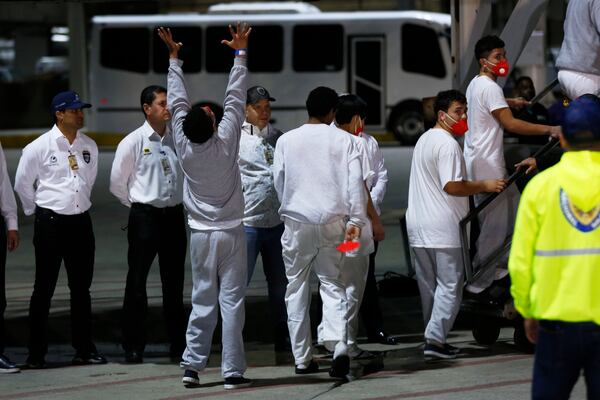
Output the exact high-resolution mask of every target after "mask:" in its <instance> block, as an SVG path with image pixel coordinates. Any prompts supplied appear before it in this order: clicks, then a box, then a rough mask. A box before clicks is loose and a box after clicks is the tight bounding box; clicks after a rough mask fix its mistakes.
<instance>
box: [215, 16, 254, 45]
mask: <svg viewBox="0 0 600 400" xmlns="http://www.w3.org/2000/svg"><path fill="white" fill-rule="evenodd" d="M250 32H252V28H251V27H250V25H248V24H247V23H245V22H244V23H240V22H238V23H237V26H236V29H235V31H234V30H233V27H232V26H231V25H229V33H231V40H221V43H222V44H225V45H227V46H229V47H231V48H232V49H234V50H238V49H247V48H248V36H249V35H250Z"/></svg>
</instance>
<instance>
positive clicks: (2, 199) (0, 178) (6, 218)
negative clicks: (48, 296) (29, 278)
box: [0, 146, 19, 374]
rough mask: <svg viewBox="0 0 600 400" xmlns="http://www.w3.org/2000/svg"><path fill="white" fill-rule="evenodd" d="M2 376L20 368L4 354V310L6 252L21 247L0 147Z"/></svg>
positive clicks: (0, 335) (0, 372)
mask: <svg viewBox="0 0 600 400" xmlns="http://www.w3.org/2000/svg"><path fill="white" fill-rule="evenodd" d="M0 214H2V218H0V374H2V373H5V374H6V373H15V372H19V368H18V367H17V366H16V365H15V364H14V363H13V362H11V361H10V360H9V359H8V357H6V356H5V355H4V354H3V353H4V310H6V291H5V273H6V250H7V249H8V251H13V250H15V249H16V248H17V247H18V246H19V231H18V230H17V229H18V227H17V226H18V222H17V201H16V200H15V194H14V193H13V190H12V186H11V184H10V178H9V177H8V170H7V168H6V158H4V151H2V146H0Z"/></svg>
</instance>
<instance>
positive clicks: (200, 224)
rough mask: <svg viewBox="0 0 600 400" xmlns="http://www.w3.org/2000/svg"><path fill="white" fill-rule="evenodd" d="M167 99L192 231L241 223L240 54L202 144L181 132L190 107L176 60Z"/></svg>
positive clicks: (243, 80) (243, 78)
mask: <svg viewBox="0 0 600 400" xmlns="http://www.w3.org/2000/svg"><path fill="white" fill-rule="evenodd" d="M169 64H170V65H169V74H168V77H167V100H168V101H167V102H168V104H169V109H170V111H171V114H172V127H173V137H174V139H175V146H176V148H177V154H178V156H179V163H180V164H181V168H182V170H183V174H184V181H183V204H184V205H185V207H186V209H187V211H188V222H189V225H190V227H192V228H195V229H208V230H211V229H220V228H223V227H232V225H235V224H236V223H238V222H239V223H241V221H242V218H243V216H244V198H243V195H242V183H241V179H240V169H239V167H238V162H237V161H238V152H239V146H240V133H241V131H242V123H243V122H244V119H245V113H246V108H245V107H246V89H247V76H248V69H247V68H246V59H245V58H235V61H234V63H233V67H232V68H231V73H230V75H229V83H228V85H227V91H226V93H225V102H224V106H223V108H224V110H223V119H222V120H221V122H220V123H219V127H218V129H217V132H215V134H214V135H213V136H212V137H211V138H210V139H209V140H208V141H206V142H205V143H202V144H197V143H192V142H190V141H189V140H188V138H187V137H186V136H185V135H184V133H183V120H184V118H185V116H186V115H187V113H188V112H189V110H190V109H191V105H190V101H189V99H188V94H187V90H186V88H185V81H184V78H183V71H182V70H181V65H182V64H183V62H182V61H181V60H175V59H171V60H170V61H169Z"/></svg>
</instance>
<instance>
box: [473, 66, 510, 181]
mask: <svg viewBox="0 0 600 400" xmlns="http://www.w3.org/2000/svg"><path fill="white" fill-rule="evenodd" d="M467 104H468V106H469V112H468V113H467V122H468V124H469V131H468V132H467V134H466V135H465V149H464V156H465V164H466V167H467V176H468V177H469V179H470V180H483V179H499V178H504V177H506V174H507V173H506V165H505V163H504V142H503V140H504V128H503V127H502V125H501V124H500V122H499V121H498V120H497V119H496V118H494V116H493V115H492V111H495V110H498V109H501V108H508V104H507V103H506V99H505V98H504V93H502V88H500V86H498V84H497V83H496V82H494V81H493V80H492V79H490V78H489V77H487V76H485V75H479V76H476V77H475V78H473V80H472V81H471V83H469V86H468V87H467Z"/></svg>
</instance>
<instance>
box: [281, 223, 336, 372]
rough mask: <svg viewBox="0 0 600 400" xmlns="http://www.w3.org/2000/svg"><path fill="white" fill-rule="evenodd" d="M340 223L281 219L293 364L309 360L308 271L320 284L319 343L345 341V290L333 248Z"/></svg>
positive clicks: (310, 349) (286, 302)
mask: <svg viewBox="0 0 600 400" xmlns="http://www.w3.org/2000/svg"><path fill="white" fill-rule="evenodd" d="M345 227H346V224H345V223H344V221H343V220H339V221H336V222H332V223H330V224H325V225H313V224H304V223H301V222H297V221H293V220H291V219H289V218H286V219H285V230H284V232H283V236H282V237H281V245H282V247H283V262H284V263H285V273H286V275H287V278H288V285H287V290H286V292H285V304H286V306H287V312H288V329H289V331H290V340H291V342H292V352H293V353H294V359H295V361H296V365H298V364H301V363H307V362H309V361H310V360H311V359H312V348H311V345H312V336H311V332H310V317H309V314H308V310H309V309H310V297H311V293H310V281H309V278H310V271H311V270H314V272H315V273H316V274H317V277H318V278H319V281H320V282H321V288H320V293H321V299H322V300H323V320H322V322H321V325H322V330H321V332H322V340H323V341H326V342H334V343H337V342H339V341H343V342H344V343H345V342H346V341H347V336H346V335H347V329H348V328H347V320H346V313H347V308H346V307H347V304H346V290H345V287H344V284H343V282H342V277H341V271H340V268H341V262H342V254H341V253H340V252H338V251H337V250H336V249H335V246H337V245H338V244H340V243H341V242H342V241H343V240H344V232H345Z"/></svg>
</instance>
